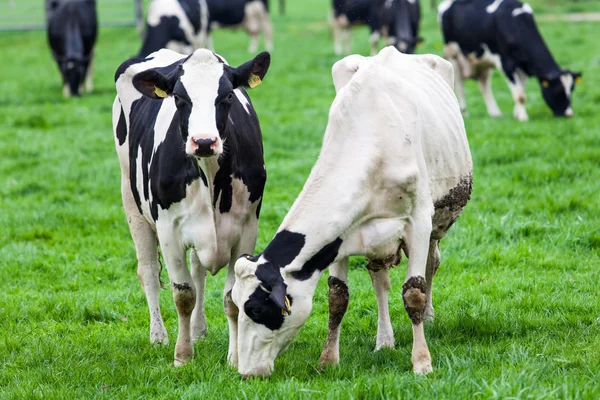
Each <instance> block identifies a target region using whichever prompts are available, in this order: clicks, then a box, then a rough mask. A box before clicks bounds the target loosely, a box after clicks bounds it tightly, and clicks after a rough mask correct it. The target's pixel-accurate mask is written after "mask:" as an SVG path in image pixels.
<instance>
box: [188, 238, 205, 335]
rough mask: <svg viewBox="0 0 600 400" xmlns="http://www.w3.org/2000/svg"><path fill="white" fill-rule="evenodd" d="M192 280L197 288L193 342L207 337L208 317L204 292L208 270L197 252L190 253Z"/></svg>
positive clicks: (193, 313) (193, 318)
mask: <svg viewBox="0 0 600 400" xmlns="http://www.w3.org/2000/svg"><path fill="white" fill-rule="evenodd" d="M190 265H191V270H192V280H193V281H194V285H195V286H196V305H195V306H194V311H193V312H192V328H191V329H192V333H191V335H192V341H194V342H195V341H198V340H199V339H202V338H204V337H205V336H206V315H205V313H204V295H205V293H204V291H205V287H206V268H205V267H204V266H203V265H202V264H201V263H200V259H198V255H197V254H196V250H194V249H192V251H190Z"/></svg>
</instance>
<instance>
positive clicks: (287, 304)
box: [281, 296, 292, 315]
mask: <svg viewBox="0 0 600 400" xmlns="http://www.w3.org/2000/svg"><path fill="white" fill-rule="evenodd" d="M291 307H292V305H291V304H290V299H288V297H287V296H285V310H281V315H285V314H291V312H290V308H291Z"/></svg>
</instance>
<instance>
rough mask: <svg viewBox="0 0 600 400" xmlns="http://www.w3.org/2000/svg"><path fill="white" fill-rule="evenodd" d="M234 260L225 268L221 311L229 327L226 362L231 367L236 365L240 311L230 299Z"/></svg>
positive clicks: (233, 279)
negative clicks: (223, 311) (222, 310)
mask: <svg viewBox="0 0 600 400" xmlns="http://www.w3.org/2000/svg"><path fill="white" fill-rule="evenodd" d="M236 260H237V257H236V258H232V259H231V261H230V263H229V265H228V266H227V280H226V281H225V288H224V289H223V309H224V310H225V315H226V316H227V325H228V326H229V349H228V350H227V362H228V363H229V365H231V366H232V367H237V365H238V349H237V339H238V316H239V313H240V310H239V309H238V307H237V306H236V305H235V303H234V302H233V299H232V298H231V289H232V288H233V284H234V283H235V270H234V266H235V261H236Z"/></svg>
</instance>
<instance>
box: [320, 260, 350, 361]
mask: <svg viewBox="0 0 600 400" xmlns="http://www.w3.org/2000/svg"><path fill="white" fill-rule="evenodd" d="M327 284H328V285H329V324H328V330H327V339H326V340H325V345H324V346H323V351H322V352H321V357H320V363H319V366H320V367H324V366H325V365H337V364H338V363H339V362H340V330H341V325H342V319H343V318H344V314H346V310H347V309H348V302H349V299H350V291H349V290H348V259H347V258H345V259H344V260H341V261H339V262H337V263H335V264H332V265H331V266H330V267H329V279H328V280H327Z"/></svg>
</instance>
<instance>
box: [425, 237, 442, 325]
mask: <svg viewBox="0 0 600 400" xmlns="http://www.w3.org/2000/svg"><path fill="white" fill-rule="evenodd" d="M439 266H440V247H439V241H438V240H432V241H430V242H429V254H428V255H427V269H426V270H425V282H426V288H425V289H426V292H427V306H426V307H425V317H424V318H425V322H433V320H434V318H435V311H434V309H433V299H432V291H433V277H434V276H435V273H436V272H437V270H438V268H439Z"/></svg>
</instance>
